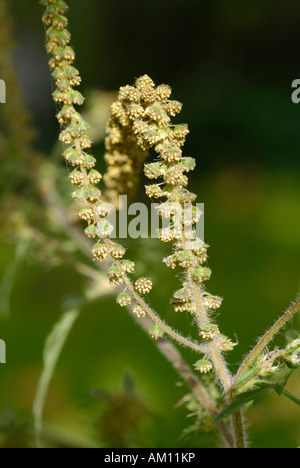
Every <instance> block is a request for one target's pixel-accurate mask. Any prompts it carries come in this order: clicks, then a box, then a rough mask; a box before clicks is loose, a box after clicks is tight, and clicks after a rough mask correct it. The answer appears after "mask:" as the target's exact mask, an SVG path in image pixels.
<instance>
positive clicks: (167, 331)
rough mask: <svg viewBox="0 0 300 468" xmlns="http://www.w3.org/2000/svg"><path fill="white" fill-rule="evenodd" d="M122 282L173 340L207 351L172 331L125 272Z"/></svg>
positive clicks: (201, 351) (117, 262)
mask: <svg viewBox="0 0 300 468" xmlns="http://www.w3.org/2000/svg"><path fill="white" fill-rule="evenodd" d="M115 264H116V265H117V266H118V267H119V268H120V269H121V268H122V266H121V264H120V262H119V261H118V260H115ZM123 279H124V283H125V284H126V286H127V288H128V290H129V291H130V293H131V294H132V296H133V297H134V299H135V300H136V302H137V303H138V304H139V305H140V306H141V307H142V308H143V310H144V311H145V312H146V314H147V315H148V316H149V317H150V318H151V319H152V320H153V322H154V323H156V324H157V325H159V326H160V327H161V328H162V329H163V330H164V332H165V333H167V334H168V335H169V336H170V337H171V338H173V339H174V340H175V341H177V342H178V343H180V344H182V345H184V346H187V347H188V348H191V349H193V350H194V351H197V352H198V353H199V352H200V353H207V351H208V350H207V348H206V347H205V346H201V345H199V344H197V343H194V342H192V341H190V340H188V339H187V338H185V337H183V336H182V335H180V334H179V333H177V332H176V331H174V330H173V329H172V328H171V327H169V326H168V325H166V324H165V323H164V322H163V320H161V319H160V317H159V316H158V315H157V314H156V313H155V312H153V310H152V309H151V308H150V307H149V306H148V305H147V304H146V302H145V301H144V300H143V299H142V298H141V296H140V295H139V294H138V293H137V292H136V291H135V289H134V287H133V284H132V283H131V281H130V280H129V278H128V276H127V275H126V274H124V275H123Z"/></svg>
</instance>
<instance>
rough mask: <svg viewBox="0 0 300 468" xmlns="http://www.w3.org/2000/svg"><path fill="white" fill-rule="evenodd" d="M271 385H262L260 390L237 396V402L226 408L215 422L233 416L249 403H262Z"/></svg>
mask: <svg viewBox="0 0 300 468" xmlns="http://www.w3.org/2000/svg"><path fill="white" fill-rule="evenodd" d="M270 388H271V387H270V385H265V384H263V385H261V386H260V387H259V388H256V389H255V390H250V391H249V392H244V393H240V394H239V395H237V397H236V400H235V401H234V402H233V403H231V404H230V405H228V406H227V407H226V408H224V409H223V411H221V413H219V414H218V416H217V417H216V418H215V420H214V422H215V423H217V422H220V421H222V419H224V418H227V417H228V416H230V415H231V414H233V413H235V412H236V411H237V410H239V409H240V408H242V407H243V406H245V405H246V404H247V403H251V402H252V403H254V404H255V405H256V404H258V403H259V402H260V400H261V399H262V398H263V397H264V395H265V394H266V392H267V391H268V390H269V389H270Z"/></svg>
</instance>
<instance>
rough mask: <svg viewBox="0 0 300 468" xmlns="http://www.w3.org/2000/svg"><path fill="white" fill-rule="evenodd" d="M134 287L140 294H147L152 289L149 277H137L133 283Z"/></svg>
mask: <svg viewBox="0 0 300 468" xmlns="http://www.w3.org/2000/svg"><path fill="white" fill-rule="evenodd" d="M134 289H135V290H136V291H137V292H138V293H140V294H148V293H149V292H150V291H151V289H152V280H151V279H150V278H139V279H137V280H136V282H135V284H134Z"/></svg>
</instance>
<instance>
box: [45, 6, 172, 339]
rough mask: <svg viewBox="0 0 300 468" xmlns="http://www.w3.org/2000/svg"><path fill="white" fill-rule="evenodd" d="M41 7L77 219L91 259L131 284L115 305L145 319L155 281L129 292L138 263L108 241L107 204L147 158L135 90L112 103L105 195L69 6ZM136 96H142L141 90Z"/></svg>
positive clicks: (130, 186)
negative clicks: (90, 243) (145, 300)
mask: <svg viewBox="0 0 300 468" xmlns="http://www.w3.org/2000/svg"><path fill="white" fill-rule="evenodd" d="M41 4H42V5H43V6H44V7H45V12H44V15H43V22H44V24H45V25H46V28H47V29H46V50H47V52H48V54H49V55H50V61H49V65H50V69H51V74H52V77H53V80H54V82H55V86H56V88H55V90H54V92H53V99H54V101H55V102H57V103H58V104H60V110H59V112H58V114H57V119H58V122H59V124H60V126H61V132H60V135H59V140H60V141H61V142H62V143H63V144H64V151H63V156H64V158H65V160H66V162H67V163H68V164H69V165H70V166H71V167H72V171H71V172H70V174H69V180H70V182H71V184H72V185H73V186H74V192H73V193H72V196H73V198H74V199H75V200H77V201H78V202H80V203H81V204H82V207H81V208H80V210H79V213H78V216H79V219H80V220H81V221H83V222H85V223H86V224H87V226H86V228H85V229H84V232H85V234H86V236H87V237H89V238H91V239H94V240H95V244H94V247H93V248H92V258H93V260H95V261H100V262H102V261H105V260H109V259H110V260H111V261H112V266H111V267H110V268H109V270H108V278H109V281H110V283H111V284H113V285H115V286H118V285H121V284H123V283H124V282H126V280H127V283H126V287H125V290H124V292H123V293H121V294H119V296H118V297H117V303H118V304H120V305H121V306H129V305H130V304H133V313H134V314H135V315H136V316H137V317H143V316H144V315H145V310H144V309H143V307H141V305H140V304H138V303H137V299H139V298H140V296H141V295H143V294H148V293H149V292H150V290H151V288H152V281H151V280H150V278H139V279H137V280H136V281H135V284H134V286H132V290H131V291H129V290H128V285H131V283H130V281H129V280H128V278H127V275H128V274H129V273H132V272H133V271H134V268H135V264H134V262H131V261H130V260H125V259H123V257H124V255H125V253H126V250H125V248H124V247H123V246H121V245H119V244H117V243H116V242H113V241H112V240H111V239H110V236H111V234H112V232H113V229H114V227H113V225H112V224H111V223H110V222H109V221H108V219H107V215H108V214H109V212H110V205H109V204H108V203H107V202H106V201H107V199H109V200H110V201H114V197H115V195H116V193H118V194H122V193H127V194H128V193H129V192H130V191H133V190H135V189H136V186H137V178H136V177H137V174H138V172H139V171H140V169H141V164H142V162H143V161H144V160H145V158H146V156H147V154H148V152H147V150H146V149H145V147H144V145H141V144H140V142H138V141H137V138H136V134H135V131H134V129H133V125H132V120H131V118H132V117H133V115H135V116H137V115H138V112H137V109H135V110H134V106H133V105H132V106H131V105H130V104H133V99H132V97H133V96H132V94H131V91H132V89H135V88H131V87H123V88H121V90H120V92H119V96H118V101H117V102H116V103H114V104H113V105H112V115H111V118H110V120H109V122H108V125H107V137H106V142H105V144H106V149H107V153H106V160H107V162H108V170H107V173H106V175H105V183H106V193H105V197H103V196H102V194H101V191H100V189H99V187H98V184H99V182H100V181H101V179H102V175H101V174H100V173H99V172H98V171H97V170H96V169H95V165H96V159H95V158H94V157H93V156H92V155H91V154H90V152H89V149H90V147H91V145H92V142H91V140H90V138H89V134H88V130H89V125H88V123H87V122H86V121H85V120H84V119H83V117H82V115H81V114H80V112H78V111H77V106H80V105H82V104H83V102H84V97H83V96H82V94H81V93H80V92H79V91H78V90H76V87H77V86H78V85H79V84H80V82H81V78H80V74H79V71H78V70H77V69H76V68H75V66H74V60H75V52H74V50H73V49H72V47H71V46H70V45H69V44H70V39H71V35H70V33H69V31H68V29H67V26H68V19H67V17H66V16H65V12H66V11H67V8H68V6H67V4H66V3H65V2H64V1H63V0H41ZM144 79H145V78H142V81H143V80H144ZM130 90H131V91H130ZM136 93H137V94H138V93H139V91H138V89H137V90H136ZM145 98H146V95H145ZM130 116H131V118H130ZM103 198H105V200H106V201H104V200H103ZM133 296H135V297H133ZM151 330H152V331H150V335H151V336H152V337H154V338H158V337H160V336H162V333H163V331H162V330H161V329H160V328H159V326H158V325H157V324H155V325H154V328H153V329H151Z"/></svg>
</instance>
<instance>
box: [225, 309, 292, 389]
mask: <svg viewBox="0 0 300 468" xmlns="http://www.w3.org/2000/svg"><path fill="white" fill-rule="evenodd" d="M299 309H300V300H298V301H297V302H296V303H295V304H293V305H292V306H291V307H290V308H289V309H288V310H287V311H286V312H285V314H283V315H282V316H281V317H280V318H279V319H278V320H277V322H276V323H275V324H274V325H273V327H271V328H270V329H269V330H268V331H267V332H266V333H265V334H264V336H263V337H262V338H261V339H260V340H259V341H258V343H257V345H256V346H255V347H254V348H253V350H252V351H251V353H250V354H248V356H247V357H246V359H245V360H244V362H243V363H242V365H241V367H240V368H239V370H238V372H237V374H236V375H235V377H234V379H233V386H234V384H235V382H236V380H237V379H238V378H239V377H240V376H241V375H243V374H244V373H245V372H246V370H248V369H249V367H250V366H251V364H252V363H253V362H254V361H255V359H256V358H257V357H258V355H259V354H260V353H261V351H262V350H263V349H264V348H265V347H266V346H267V344H268V343H269V342H270V341H271V340H272V339H273V338H274V336H275V335H276V333H278V331H279V330H280V329H281V328H282V327H284V326H285V325H286V323H287V322H288V321H289V320H290V319H291V318H292V317H293V316H294V315H295V313H296V312H297V311H298V310H299Z"/></svg>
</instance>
